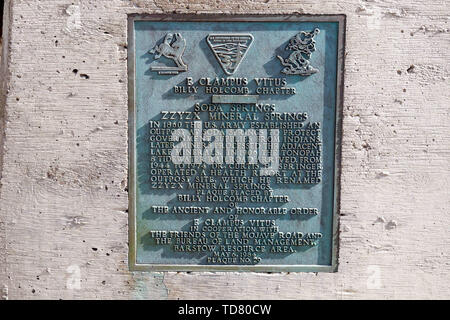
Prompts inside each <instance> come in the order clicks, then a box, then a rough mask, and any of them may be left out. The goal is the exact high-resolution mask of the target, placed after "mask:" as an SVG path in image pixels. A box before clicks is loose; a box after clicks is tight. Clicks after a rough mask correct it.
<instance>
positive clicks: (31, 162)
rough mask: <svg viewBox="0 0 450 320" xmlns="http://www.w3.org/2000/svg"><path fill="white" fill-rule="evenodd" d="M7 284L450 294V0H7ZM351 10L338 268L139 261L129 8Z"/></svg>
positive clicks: (15, 290) (3, 275)
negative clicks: (193, 266)
mask: <svg viewBox="0 0 450 320" xmlns="http://www.w3.org/2000/svg"><path fill="white" fill-rule="evenodd" d="M5 8H6V11H5V15H6V16H5V20H4V21H5V24H4V36H3V37H4V41H3V45H4V49H5V50H6V51H4V54H3V61H2V69H1V70H2V73H1V76H2V83H3V85H4V86H3V93H2V96H1V97H3V98H5V99H3V98H1V100H0V101H1V112H0V118H1V121H0V123H1V126H2V127H1V131H0V132H1V139H0V145H1V146H2V150H1V153H2V161H0V164H1V163H3V165H2V167H1V189H0V290H3V291H2V294H1V296H3V297H4V298H9V299H18V298H27V299H32V298H54V299H56V298H63V299H68V298H136V299H141V298H146V299H166V298H169V299H178V298H191V299H197V298H208V299H209V298H232V299H233V298H236V299H242V298H252V299H260V298H270V299H272V298H273V299H277V298H288V299H302V298H313V299H328V298H338V299H352V298H377V299H387V298H389V299H390V298H450V289H449V287H448V283H449V281H450V262H449V254H450V252H449V247H450V233H449V232H448V226H449V225H450V215H449V207H450V206H449V204H450V203H449V181H450V175H449V168H450V166H449V158H450V154H449V150H450V138H449V137H450V135H449V133H450V125H449V123H450V121H449V106H448V104H449V102H448V101H450V90H449V84H450V80H449V76H450V65H449V61H450V31H449V28H450V26H449V22H450V5H449V4H448V2H447V1H445V0H434V1H426V2H424V1H419V0H409V1H400V0H375V1H359V0H348V1H335V3H330V1H317V0H314V1H313V0H304V1H290V0H279V1H275V0H253V1H250V0H247V1H204V0H200V1H179V0H173V1H172V0H155V1H144V0H142V1H139V0H134V1H132V0H97V1H88V0H42V1H38V0H9V1H8V0H7V1H6V4H5ZM174 11H177V12H190V13H201V12H209V13H211V12H215V13H217V12H219V13H220V12H223V13H232V12H235V13H250V12H251V13H264V12H269V13H275V12H279V13H293V12H296V13H311V14H319V13H329V14H337V13H345V14H346V15H347V35H346V51H347V53H346V70H345V93H344V124H343V126H344V133H343V168H342V191H341V216H340V232H341V237H340V238H341V239H340V251H339V271H338V272H337V273H333V274H326V273H320V274H314V273H290V274H286V273H285V274H256V273H245V274H240V273H191V274H187V273H139V272H136V273H131V272H129V271H128V266H127V251H128V247H127V240H128V239H127V229H128V225H127V215H128V213H127V205H128V204H127V196H128V195H127V186H126V180H127V69H126V67H127V62H126V56H127V54H126V44H127V29H126V28H127V14H128V13H148V12H153V13H172V12H174Z"/></svg>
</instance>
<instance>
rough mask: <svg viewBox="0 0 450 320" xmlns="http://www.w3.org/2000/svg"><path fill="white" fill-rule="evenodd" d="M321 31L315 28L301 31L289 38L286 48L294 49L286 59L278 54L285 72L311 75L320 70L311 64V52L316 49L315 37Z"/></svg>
mask: <svg viewBox="0 0 450 320" xmlns="http://www.w3.org/2000/svg"><path fill="white" fill-rule="evenodd" d="M319 32H320V30H319V29H318V28H315V29H314V30H313V31H312V32H306V31H300V32H299V33H297V34H296V35H295V36H294V37H292V38H291V40H289V44H288V45H287V46H286V49H285V50H289V51H292V52H291V53H290V55H289V57H287V58H286V59H285V58H283V57H281V56H277V58H278V59H280V61H281V64H282V65H283V66H284V67H285V68H283V70H281V72H282V73H284V74H291V75H295V74H298V75H301V76H309V75H312V74H314V73H317V72H318V71H319V70H317V69H316V68H313V67H312V66H311V65H310V62H309V59H310V58H311V54H312V53H313V52H314V51H316V41H315V40H314V37H315V36H316V35H317V34H318V33H319Z"/></svg>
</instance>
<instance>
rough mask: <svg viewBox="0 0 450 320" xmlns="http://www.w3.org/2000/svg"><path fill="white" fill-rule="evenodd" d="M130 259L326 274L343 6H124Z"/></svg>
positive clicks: (137, 265) (179, 266) (155, 264)
mask: <svg viewBox="0 0 450 320" xmlns="http://www.w3.org/2000/svg"><path fill="white" fill-rule="evenodd" d="M128 27H129V39H128V41H129V45H128V73H129V214H130V219H129V242H130V252H129V264H130V269H131V270H153V271H166V270H167V271H169V270H172V271H260V272H277V271H280V272H281V271H313V272H317V271H328V272H331V271H336V269H337V257H336V255H337V249H336V248H337V238H338V234H337V218H336V217H337V211H338V203H339V199H338V196H339V168H340V137H341V112H342V70H343V53H344V48H343V43H344V30H345V17H344V16H343V15H336V16H196V15H195V16H170V17H167V16H164V17H163V16H152V15H149V16H137V15H133V16H130V17H129V24H128Z"/></svg>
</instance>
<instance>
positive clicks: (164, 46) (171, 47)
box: [149, 32, 188, 74]
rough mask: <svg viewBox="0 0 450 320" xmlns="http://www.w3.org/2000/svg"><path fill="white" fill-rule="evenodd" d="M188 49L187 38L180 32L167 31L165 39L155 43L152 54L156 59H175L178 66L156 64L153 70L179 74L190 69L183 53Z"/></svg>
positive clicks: (161, 72) (160, 72)
mask: <svg viewBox="0 0 450 320" xmlns="http://www.w3.org/2000/svg"><path fill="white" fill-rule="evenodd" d="M185 49H186V39H184V38H183V36H182V35H181V34H180V33H170V32H169V33H167V34H166V36H165V37H164V40H163V42H162V43H160V44H159V45H155V46H154V47H153V49H152V50H150V51H149V53H150V54H154V59H155V60H158V59H159V58H161V57H165V58H167V59H170V60H173V62H175V64H176V67H169V66H167V67H166V66H154V67H150V70H151V71H157V72H158V74H178V73H180V72H185V71H187V70H188V66H187V65H186V63H184V61H183V53H184V50H185Z"/></svg>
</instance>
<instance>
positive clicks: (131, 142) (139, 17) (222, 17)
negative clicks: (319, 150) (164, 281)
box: [127, 13, 346, 273]
mask: <svg viewBox="0 0 450 320" xmlns="http://www.w3.org/2000/svg"><path fill="white" fill-rule="evenodd" d="M136 21H175V22H177V21H179V22H196V21H198V22H217V21H223V22H253V21H255V22H337V23H338V44H337V61H336V64H337V69H336V70H337V75H336V114H335V121H336V122H335V139H334V140H335V141H334V143H335V146H334V185H333V193H334V195H333V218H332V223H333V226H332V232H333V235H332V246H331V248H332V252H331V265H190V264H139V263H137V262H136V258H137V254H136V206H135V201H136V188H135V187H136V185H135V183H136V155H135V150H136V148H135V147H136V140H135V139H136V135H135V128H136V126H135V119H136V118H135V115H136V113H135V111H136V108H135V90H134V89H135V42H134V23H135V22H136ZM127 27H128V30H127V38H128V39H127V40H128V46H127V74H128V211H129V212H128V243H129V245H128V247H129V251H128V267H129V270H130V271H153V272H163V271H173V272H227V271H229V272H266V273H267V272H270V273H272V272H337V271H338V256H339V219H338V216H339V214H340V197H341V194H340V193H341V172H342V168H341V166H342V118H343V95H344V60H345V33H346V15H345V14H314V15H311V14H296V13H292V14H279V15H272V14H232V15H229V14H209V13H208V14H185V13H175V14H136V13H132V14H128V21H127Z"/></svg>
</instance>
